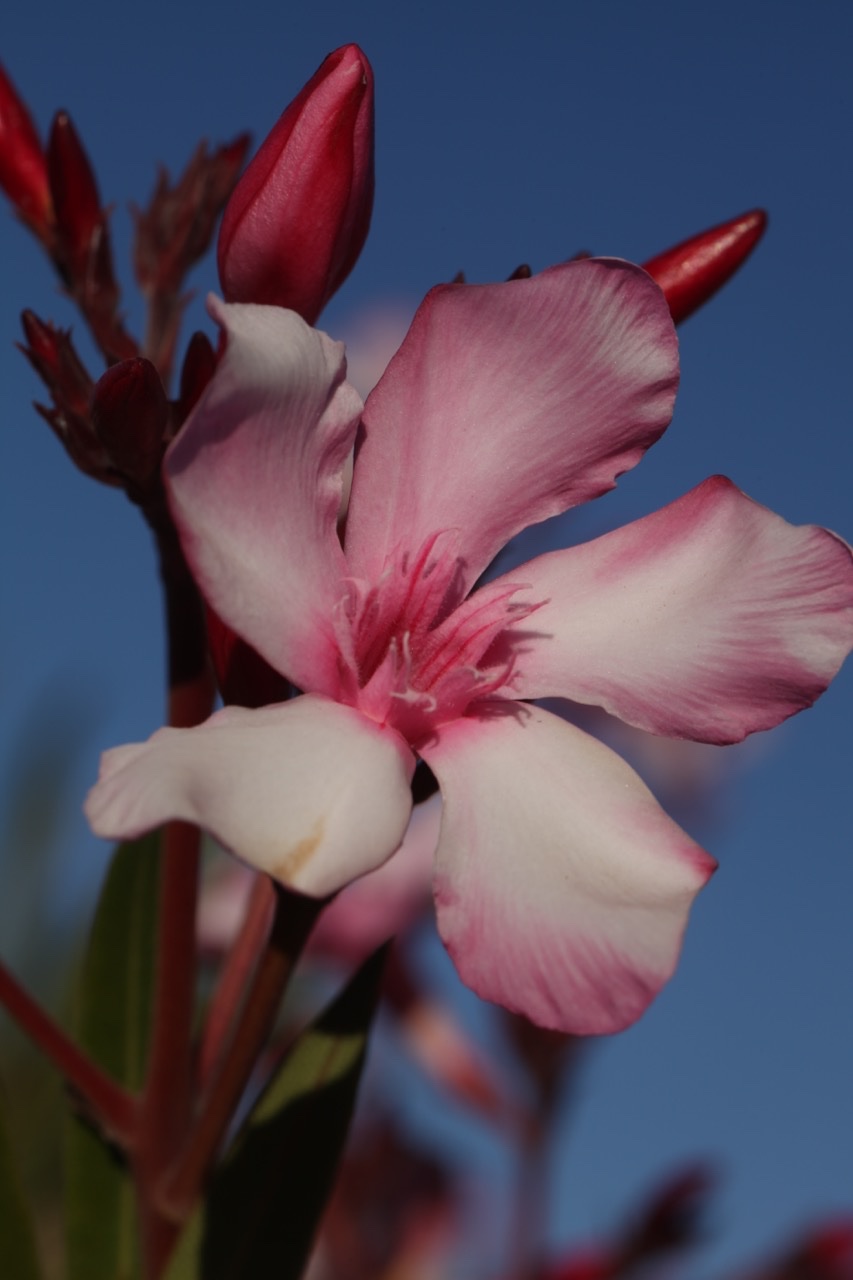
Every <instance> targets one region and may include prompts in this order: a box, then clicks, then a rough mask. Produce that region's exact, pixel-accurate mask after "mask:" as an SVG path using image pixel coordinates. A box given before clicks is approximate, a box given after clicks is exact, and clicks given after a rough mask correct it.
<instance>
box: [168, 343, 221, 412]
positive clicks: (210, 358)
mask: <svg viewBox="0 0 853 1280" xmlns="http://www.w3.org/2000/svg"><path fill="white" fill-rule="evenodd" d="M215 371H216V352H215V351H214V350H213V346H212V345H211V341H210V338H208V336H207V334H206V333H202V331H201V330H200V329H197V330H196V331H195V333H194V334H193V335H192V337H191V338H190V340H189V342H188V343H187V350H186V354H185V355H184V363H183V365H182V366H181V385H180V391H179V394H178V403H177V413H176V418H177V425H178V426H180V425H181V424H182V423H183V422H184V420H185V419H186V418H188V417H189V415H190V412H191V410H192V409H193V407H194V405H195V403H196V401H197V400H198V398H199V396H200V395H201V393H202V391H204V389H205V387H206V386H207V384H208V382H210V379H211V378H212V377H213V375H214V372H215Z"/></svg>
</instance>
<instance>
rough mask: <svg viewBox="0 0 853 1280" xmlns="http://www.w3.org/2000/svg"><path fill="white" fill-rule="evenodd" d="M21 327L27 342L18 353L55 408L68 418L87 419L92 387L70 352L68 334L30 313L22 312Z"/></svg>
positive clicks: (78, 360) (78, 361) (73, 353)
mask: <svg viewBox="0 0 853 1280" xmlns="http://www.w3.org/2000/svg"><path fill="white" fill-rule="evenodd" d="M21 325H22V327H23V330H24V336H25V338H26V340H27V341H26V344H25V345H21V346H20V350H21V351H23V353H24V355H25V356H26V357H27V359H28V360H29V362H30V364H31V365H32V366H33V368H34V369H35V371H36V373H37V374H38V375H39V377H40V378H41V380H42V382H43V383H44V384H45V386H46V387H47V388H48V390H49V391H50V393H51V395H52V396H53V399H54V401H55V402H56V404H57V405H59V406H61V408H62V409H63V411H65V412H67V413H69V414H73V415H75V416H77V417H79V418H83V419H85V418H87V417H88V413H89V402H90V400H91V397H92V387H93V383H92V379H91V378H90V377H89V374H88V372H87V371H86V368H85V366H84V365H83V362H82V360H81V359H80V357H79V356H78V355H77V352H76V351H75V349H74V345H73V343H72V341H71V334H70V332H68V331H66V330H65V329H56V328H54V326H53V325H52V324H49V323H47V322H46V321H44V320H40V319H39V317H38V316H37V315H36V314H35V313H34V312H32V311H24V312H23V314H22V315H21Z"/></svg>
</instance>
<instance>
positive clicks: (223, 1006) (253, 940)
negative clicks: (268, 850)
mask: <svg viewBox="0 0 853 1280" xmlns="http://www.w3.org/2000/svg"><path fill="white" fill-rule="evenodd" d="M274 912H275V890H274V888H273V884H272V881H271V880H270V879H269V877H268V876H263V875H259V876H258V877H257V879H256V880H255V883H254V885H253V886H252V893H251V896H250V898H249V902H248V905H247V907H246V914H245V917H244V919H243V923H242V925H241V926H240V932H239V934H238V935H237V938H236V939H235V941H234V943H233V944H232V946H231V949H230V950H229V952H228V955H227V956H226V958H225V961H224V963H223V965H222V970H221V972H220V974H219V979H218V981H217V984H216V989H215V991H214V993H213V996H212V998H211V1001H210V1007H209V1009H208V1012H207V1017H206V1019H205V1024H204V1031H203V1032H202V1038H201V1045H200V1046H199V1053H198V1061H197V1063H196V1085H197V1087H198V1088H199V1089H201V1090H204V1089H206V1087H207V1084H208V1082H209V1080H210V1077H211V1074H212V1072H213V1069H214V1067H215V1066H216V1064H217V1063H218V1061H219V1059H220V1057H221V1055H222V1052H223V1049H224V1048H225V1046H226V1044H227V1043H228V1034H229V1032H230V1030H231V1027H232V1025H233V1023H234V1020H235V1018H236V1016H237V1011H238V1009H239V1007H240V1004H241V1001H242V1000H243V997H244V996H245V994H246V991H247V990H248V986H249V981H250V979H251V976H252V974H253V973H254V972H255V970H256V968H257V966H258V963H259V961H260V958H261V956H262V955H263V953H264V950H265V948H266V945H267V942H268V940H269V936H270V929H271V927H272V922H273V917H274Z"/></svg>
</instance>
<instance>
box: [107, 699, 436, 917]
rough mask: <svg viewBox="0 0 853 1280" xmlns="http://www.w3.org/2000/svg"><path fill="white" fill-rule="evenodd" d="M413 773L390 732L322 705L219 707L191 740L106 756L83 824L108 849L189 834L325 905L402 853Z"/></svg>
mask: <svg viewBox="0 0 853 1280" xmlns="http://www.w3.org/2000/svg"><path fill="white" fill-rule="evenodd" d="M414 763H415V761H414V757H413V755H412V753H411V752H410V751H409V749H408V747H407V746H406V745H405V743H404V742H403V740H402V739H401V738H400V737H399V736H398V735H397V734H396V733H394V732H393V731H392V730H388V729H380V728H379V727H378V726H377V725H375V724H373V723H372V722H371V721H369V720H366V719H365V718H364V716H362V715H360V714H359V712H357V711H353V710H352V709H351V708H349V707H342V706H340V705H338V704H337V703H334V702H330V701H328V700H327V699H326V698H318V697H313V696H311V695H305V696H304V697H301V698H295V699H294V700H293V701H292V702H284V703H281V704H279V705H278V706H271V707H262V708H261V709H260V710H257V711H247V710H245V709H243V708H242V707H226V708H225V709H224V710H223V711H218V712H217V713H216V715H214V716H211V718H210V719H209V720H208V721H206V722H205V724H202V725H199V726H198V727H197V728H195V729H160V730H159V731H158V732H157V733H155V734H154V736H153V737H152V738H150V739H149V740H148V742H144V743H138V744H134V745H131V746H126V747H118V748H116V749H115V750H114V751H107V752H106V753H105V754H104V756H103V759H102V764H101V776H100V779H99V781H98V782H97V784H96V785H95V786H94V787H93V789H92V791H91V792H90V793H89V798H88V800H87V803H86V813H87V816H88V818H89V821H90V823H91V825H92V829H93V830H94V831H95V833H96V834H97V835H101V836H106V837H108V838H110V839H113V840H124V839H129V838H134V837H136V836H138V835H140V834H141V833H142V832H144V831H149V830H151V829H152V828H153V827H158V826H160V825H161V824H162V823H164V822H169V821H171V820H173V819H183V820H185V821H187V822H194V823H196V824H197V825H198V826H200V827H202V828H204V830H205V831H208V832H209V833H210V834H211V835H212V836H214V837H215V838H216V839H217V840H219V841H220V843H221V844H223V845H225V847H226V848H227V849H230V850H231V852H232V853H235V854H236V855H237V856H238V857H239V858H241V859H242V860H243V861H244V862H247V863H250V864H251V865H252V866H254V867H257V868H258V870H260V871H266V872H267V873H268V874H269V875H271V876H272V877H273V878H274V879H276V880H278V881H279V882H280V883H281V884H284V885H286V886H287V887H288V888H291V889H298V890H299V891H300V892H302V893H307V894H311V895H312V896H315V897H323V896H325V895H326V894H329V893H334V892H335V891H336V890H337V889H340V888H341V886H342V885H344V884H348V883H349V881H350V880H354V879H356V877H358V876H361V875H364V874H365V872H367V871H373V870H374V869H375V868H376V867H379V866H381V864H382V863H383V862H385V860H386V859H387V858H388V857H389V856H390V855H391V854H392V853H393V852H394V850H395V849H396V848H397V846H398V845H399V844H400V841H401V840H402V838H403V834H404V832H405V830H406V825H407V823H408V820H409V814H410V812H411V808H412V797H411V791H410V789H409V782H410V780H411V776H412V772H413V769H414Z"/></svg>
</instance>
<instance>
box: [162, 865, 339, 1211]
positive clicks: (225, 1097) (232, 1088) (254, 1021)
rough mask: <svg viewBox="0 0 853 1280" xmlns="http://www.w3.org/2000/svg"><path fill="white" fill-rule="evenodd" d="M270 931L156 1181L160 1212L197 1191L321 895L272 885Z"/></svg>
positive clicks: (180, 1206) (190, 1199)
mask: <svg viewBox="0 0 853 1280" xmlns="http://www.w3.org/2000/svg"><path fill="white" fill-rule="evenodd" d="M274 887H275V893H276V909H275V918H274V920H273V927H272V932H271V934H270V937H269V941H268V942H267V945H266V948H265V950H264V953H263V955H262V956H261V958H260V960H259V962H258V965H257V967H256V970H255V973H254V975H253V978H252V982H251V986H250V989H249V992H248V994H247V996H246V1000H245V1003H244V1005H243V1009H242V1011H241V1013H240V1017H239V1018H238V1019H237V1022H236V1025H235V1027H234V1031H233V1034H232V1036H231V1041H230V1045H229V1048H228V1051H227V1052H226V1053H225V1054H224V1055H222V1056H221V1057H220V1060H219V1062H218V1064H217V1067H216V1069H215V1071H214V1074H213V1076H212V1078H211V1080H210V1083H209V1086H208V1088H207V1091H206V1093H205V1096H204V1097H203V1099H202V1103H201V1109H200V1113H199V1117H198V1121H197V1123H196V1125H195V1127H194V1129H193V1131H192V1132H191V1134H190V1137H189V1140H188V1142H187V1144H186V1146H185V1148H184V1150H183V1151H182V1152H181V1154H180V1156H179V1158H178V1160H177V1161H176V1163H175V1165H174V1166H173V1168H172V1170H171V1171H170V1173H169V1174H168V1176H167V1178H166V1179H165V1181H164V1182H163V1183H162V1184H161V1187H160V1194H159V1197H158V1199H159V1204H160V1206H161V1209H162V1212H163V1213H164V1214H166V1215H167V1216H168V1217H171V1218H172V1219H173V1220H176V1221H182V1220H183V1219H184V1218H185V1216H186V1215H187V1214H188V1213H189V1211H190V1210H191V1208H192V1205H193V1203H194V1202H195V1200H196V1198H197V1197H198V1195H199V1193H200V1191H201V1189H202V1187H203V1185H204V1181H205V1179H206V1177H207V1174H208V1172H209V1170H210V1169H211V1167H212V1165H213V1162H214V1160H215V1159H216V1156H217V1154H218V1152H219V1149H220V1147H221V1145H222V1142H223V1140H224V1138H225V1136H226V1134H227V1132H228V1126H229V1125H230V1123H231V1121H232V1119H233V1117H234V1113H235V1111H236V1109H237V1107H238V1105H239V1103H240V1099H241V1098H242V1096H243V1094H244V1092H245V1090H246V1086H247V1085H248V1083H249V1080H250V1079H251V1076H252V1072H253V1070H254V1068H255V1067H256V1065H257V1061H258V1058H259V1056H260V1053H261V1051H262V1049H263V1047H264V1045H265V1044H266V1042H267V1040H268V1038H269V1035H270V1032H271V1031H272V1028H273V1025H274V1023H275V1018H276V1014H277V1012H278V1007H279V1004H280V1002H281V997H282V995H283V993H284V990H285V988H286V986H287V983H288V980H289V978H290V976H291V974H292V972H293V969H294V967H295V965H296V961H297V960H298V958H299V955H300V953H301V951H302V948H303V947H304V945H305V942H306V941H307V939H308V935H309V933H310V932H311V929H312V927H313V925H314V922H315V920H316V919H317V916H318V915H319V914H320V912H321V911H322V909H323V907H324V906H325V900H322V899H321V900H316V899H313V898H306V897H302V896H301V895H299V894H295V893H290V892H289V891H288V890H286V889H282V888H281V887H280V886H278V885H276V886H274Z"/></svg>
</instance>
